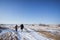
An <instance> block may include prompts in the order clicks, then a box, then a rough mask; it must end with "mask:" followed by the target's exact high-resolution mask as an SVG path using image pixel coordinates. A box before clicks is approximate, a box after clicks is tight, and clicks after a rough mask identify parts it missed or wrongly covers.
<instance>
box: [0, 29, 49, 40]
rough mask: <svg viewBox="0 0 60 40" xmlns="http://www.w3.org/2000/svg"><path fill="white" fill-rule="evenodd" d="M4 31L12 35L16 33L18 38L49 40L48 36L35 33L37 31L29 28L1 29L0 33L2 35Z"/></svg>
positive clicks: (19, 39)
mask: <svg viewBox="0 0 60 40" xmlns="http://www.w3.org/2000/svg"><path fill="white" fill-rule="evenodd" d="M1 30H2V29H1ZM6 32H10V33H11V34H12V37H13V36H14V35H15V34H16V36H17V38H18V40H49V39H48V38H46V37H44V36H42V35H39V34H37V32H35V31H34V30H31V29H29V28H25V29H24V30H23V31H22V32H21V30H20V29H18V31H17V32H16V31H15V30H10V29H6V30H2V32H1V33H0V35H3V34H4V33H6Z"/></svg>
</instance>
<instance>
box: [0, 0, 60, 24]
mask: <svg viewBox="0 0 60 40" xmlns="http://www.w3.org/2000/svg"><path fill="white" fill-rule="evenodd" d="M0 23H4V24H21V23H24V24H32V23H36V24H39V23H44V24H60V1H59V0H5V1H4V0H3V1H1V0H0Z"/></svg>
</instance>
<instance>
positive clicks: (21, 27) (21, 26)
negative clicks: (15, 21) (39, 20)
mask: <svg viewBox="0 0 60 40" xmlns="http://www.w3.org/2000/svg"><path fill="white" fill-rule="evenodd" d="M17 27H18V25H16V26H15V30H16V31H17V30H18V28H17ZM20 29H21V31H23V29H24V25H23V24H21V25H20Z"/></svg>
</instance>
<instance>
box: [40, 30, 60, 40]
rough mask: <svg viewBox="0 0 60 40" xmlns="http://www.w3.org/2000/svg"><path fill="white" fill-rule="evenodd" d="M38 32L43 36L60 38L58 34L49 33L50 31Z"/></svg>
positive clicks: (58, 39) (59, 39) (57, 39)
mask: <svg viewBox="0 0 60 40" xmlns="http://www.w3.org/2000/svg"><path fill="white" fill-rule="evenodd" d="M39 34H42V35H43V36H45V37H47V38H51V39H53V40H60V36H58V35H53V34H51V33H49V32H44V31H41V32H39Z"/></svg>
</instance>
